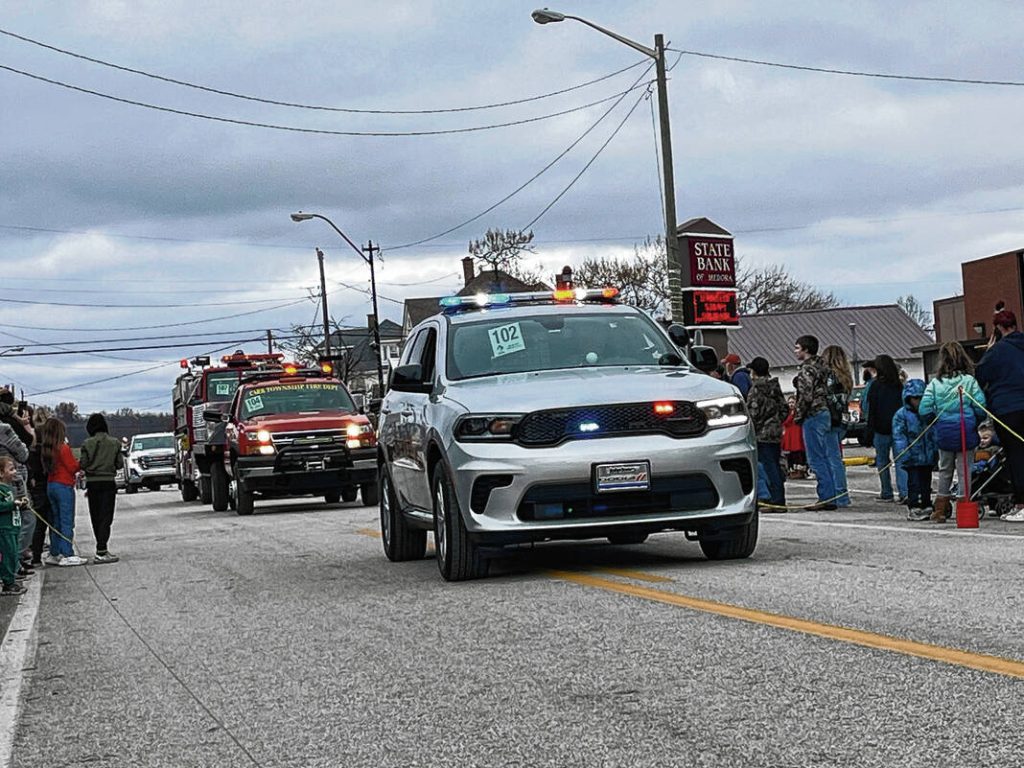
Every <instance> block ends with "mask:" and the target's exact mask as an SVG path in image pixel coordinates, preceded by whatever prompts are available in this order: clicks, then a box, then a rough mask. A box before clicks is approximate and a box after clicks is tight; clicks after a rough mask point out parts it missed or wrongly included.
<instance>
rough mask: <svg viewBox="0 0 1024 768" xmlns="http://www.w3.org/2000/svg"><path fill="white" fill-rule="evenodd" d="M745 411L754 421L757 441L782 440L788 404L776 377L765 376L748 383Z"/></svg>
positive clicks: (770, 441)
mask: <svg viewBox="0 0 1024 768" xmlns="http://www.w3.org/2000/svg"><path fill="white" fill-rule="evenodd" d="M747 412H748V413H749V414H750V420H751V421H752V422H754V431H755V432H756V433H757V442H759V443H778V442H780V441H781V440H782V422H783V421H785V419H786V417H787V416H789V404H788V403H787V402H786V398H785V396H784V395H783V394H782V387H781V386H779V380H778V379H776V378H774V377H773V376H766V377H765V378H763V379H760V378H759V379H754V380H753V381H752V382H751V383H750V391H749V392H748V393H747Z"/></svg>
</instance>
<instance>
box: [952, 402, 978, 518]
mask: <svg viewBox="0 0 1024 768" xmlns="http://www.w3.org/2000/svg"><path fill="white" fill-rule="evenodd" d="M960 453H961V455H962V456H963V460H964V465H963V469H962V470H961V472H962V474H961V476H960V477H961V480H962V483H961V484H962V485H963V493H962V495H961V497H960V498H959V499H957V500H956V527H957V528H977V527H978V502H976V501H971V465H970V462H969V461H968V459H967V418H966V416H965V415H964V388H963V387H960Z"/></svg>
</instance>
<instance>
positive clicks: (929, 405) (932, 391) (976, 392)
mask: <svg viewBox="0 0 1024 768" xmlns="http://www.w3.org/2000/svg"><path fill="white" fill-rule="evenodd" d="M973 374H974V363H973V362H972V361H971V358H970V357H968V355H967V352H965V351H964V348H963V347H962V346H960V344H959V343H957V342H955V341H950V342H947V343H946V344H943V345H942V347H941V348H940V349H939V370H938V371H936V373H935V378H934V379H932V380H931V381H929V382H928V386H927V387H925V390H924V397H922V398H921V405H920V406H918V413H919V414H920V415H921V417H922V418H923V419H924V420H925V421H926V422H927V423H931V421H932V420H933V419H936V417H938V420H937V421H935V424H934V426H932V429H933V430H934V431H935V442H936V444H937V445H938V448H939V488H938V492H937V494H936V496H935V511H934V512H933V513H932V517H931V519H932V522H936V523H944V522H946V518H947V517H949V515H950V511H951V509H952V493H951V491H950V489H951V488H952V485H953V472H954V471H956V475H957V480H958V482H959V486H960V491H961V492H963V491H964V490H965V489H966V488H967V481H966V479H965V477H964V453H963V446H964V444H965V443H966V446H967V457H966V462H967V471H968V473H969V472H970V467H971V465H972V464H973V463H974V449H975V448H977V446H978V425H979V424H980V423H981V422H982V421H983V420H984V419H985V412H984V411H982V410H981V409H980V408H978V406H977V405H975V404H974V401H975V400H976V401H977V402H978V403H980V404H981V405H984V404H985V395H984V393H983V392H982V391H981V387H979V386H978V382H977V381H976V380H975V378H974V375H973ZM961 387H963V390H964V396H963V402H964V413H963V419H962V420H961V417H960V388H961ZM968 395H970V397H968ZM971 398H974V399H973V400H972V399H971ZM962 433H963V434H962Z"/></svg>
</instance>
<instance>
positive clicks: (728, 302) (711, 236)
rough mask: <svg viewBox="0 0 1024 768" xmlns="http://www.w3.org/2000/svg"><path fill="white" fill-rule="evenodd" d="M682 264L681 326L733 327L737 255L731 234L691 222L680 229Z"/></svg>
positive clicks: (703, 221) (700, 221) (711, 224)
mask: <svg viewBox="0 0 1024 768" xmlns="http://www.w3.org/2000/svg"><path fill="white" fill-rule="evenodd" d="M678 232H679V250H680V252H681V253H685V254H686V257H685V258H684V259H683V260H682V261H683V264H682V267H683V273H684V274H683V276H682V277H683V281H682V282H683V324H684V325H686V326H687V327H690V328H695V327H696V328H699V327H704V328H708V327H734V326H737V325H739V322H740V317H739V312H738V311H737V302H736V252H735V250H734V248H733V240H732V235H731V234H729V232H728V231H726V230H725V229H723V228H722V227H720V226H718V225H717V224H715V223H714V222H713V221H711V220H710V219H704V218H700V219H690V221H687V222H686V223H685V224H682V225H680V227H679V230H678Z"/></svg>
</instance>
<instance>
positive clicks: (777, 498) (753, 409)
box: [747, 357, 789, 512]
mask: <svg viewBox="0 0 1024 768" xmlns="http://www.w3.org/2000/svg"><path fill="white" fill-rule="evenodd" d="M749 368H750V373H751V384H750V390H749V391H748V392H747V412H748V413H749V414H750V420H751V421H752V422H753V424H754V432H755V433H756V434H757V464H758V479H759V480H762V479H763V481H764V482H763V483H762V482H758V492H757V497H758V501H759V502H760V504H761V510H762V511H763V512H784V511H785V509H783V507H785V505H786V485H785V478H784V477H783V476H782V467H781V464H780V463H781V460H782V446H781V445H780V443H781V442H782V422H783V421H785V419H786V417H787V416H788V415H789V404H788V403H787V402H786V398H785V396H784V395H783V394H782V387H781V386H779V380H778V379H776V378H775V377H773V376H770V375H769V368H768V361H767V360H765V359H764V358H763V357H755V358H754V359H753V360H751V361H750V365H749Z"/></svg>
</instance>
